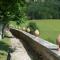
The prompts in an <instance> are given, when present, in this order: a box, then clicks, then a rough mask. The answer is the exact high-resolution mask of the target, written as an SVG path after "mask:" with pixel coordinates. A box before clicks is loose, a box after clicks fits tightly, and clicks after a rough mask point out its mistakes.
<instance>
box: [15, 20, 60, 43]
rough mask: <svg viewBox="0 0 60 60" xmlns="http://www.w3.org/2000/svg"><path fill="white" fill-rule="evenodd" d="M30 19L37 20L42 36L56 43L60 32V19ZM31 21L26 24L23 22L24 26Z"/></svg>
mask: <svg viewBox="0 0 60 60" xmlns="http://www.w3.org/2000/svg"><path fill="white" fill-rule="evenodd" d="M30 21H32V22H36V24H37V26H38V28H39V31H40V37H41V38H43V39H45V40H47V41H49V42H52V43H56V38H57V36H58V34H60V20H56V19H53V20H52V19H50V20H49V19H48V20H30ZM30 21H27V22H26V23H25V24H22V26H25V27H26V26H27V25H28V23H29V22H30ZM14 26H16V25H14Z"/></svg>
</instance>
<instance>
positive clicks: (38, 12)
mask: <svg viewBox="0 0 60 60" xmlns="http://www.w3.org/2000/svg"><path fill="white" fill-rule="evenodd" d="M27 16H28V17H29V19H60V0H34V1H30V4H29V5H28V8H27Z"/></svg>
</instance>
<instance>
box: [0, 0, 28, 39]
mask: <svg viewBox="0 0 60 60" xmlns="http://www.w3.org/2000/svg"><path fill="white" fill-rule="evenodd" d="M26 5H27V4H26V1H25V0H0V16H1V17H0V23H2V24H3V28H2V38H3V33H4V29H5V27H6V26H8V25H9V21H11V20H12V21H16V22H17V23H18V24H19V23H21V21H23V19H22V18H23V17H24V16H25V11H26Z"/></svg>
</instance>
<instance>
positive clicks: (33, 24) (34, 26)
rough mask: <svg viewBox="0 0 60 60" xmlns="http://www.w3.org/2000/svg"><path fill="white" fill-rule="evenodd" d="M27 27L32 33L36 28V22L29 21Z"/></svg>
mask: <svg viewBox="0 0 60 60" xmlns="http://www.w3.org/2000/svg"><path fill="white" fill-rule="evenodd" d="M27 27H28V28H30V30H31V33H32V34H34V31H35V30H36V29H38V27H37V24H36V23H35V22H30V23H29V24H28V26H27Z"/></svg>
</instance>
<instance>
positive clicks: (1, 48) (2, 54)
mask: <svg viewBox="0 0 60 60" xmlns="http://www.w3.org/2000/svg"><path fill="white" fill-rule="evenodd" d="M9 46H10V41H9V39H8V38H4V39H2V40H0V60H7V56H8V50H9Z"/></svg>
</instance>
